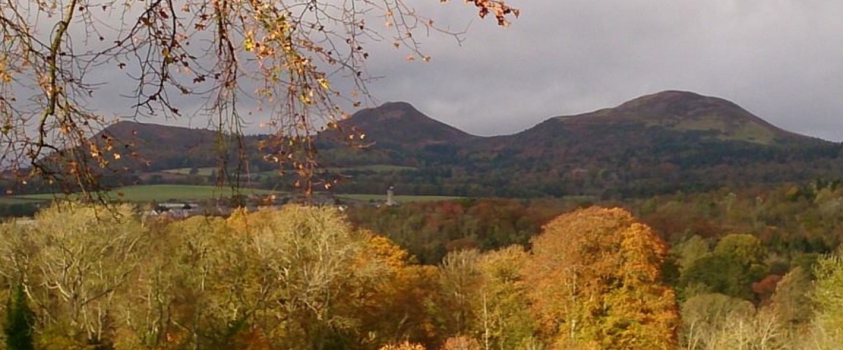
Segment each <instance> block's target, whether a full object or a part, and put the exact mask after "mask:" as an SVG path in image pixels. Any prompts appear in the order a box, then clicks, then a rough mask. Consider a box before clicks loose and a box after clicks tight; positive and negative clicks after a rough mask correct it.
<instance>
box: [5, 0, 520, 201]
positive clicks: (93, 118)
mask: <svg viewBox="0 0 843 350" xmlns="http://www.w3.org/2000/svg"><path fill="white" fill-rule="evenodd" d="M445 1H447V0H442V1H441V2H445ZM408 2H409V1H407V0H357V1H354V0H345V1H327V0H309V1H304V0H150V1H138V0H2V2H0V35H2V37H3V41H2V43H0V147H2V149H3V152H2V156H0V164H2V165H3V166H4V167H6V168H8V169H14V170H18V171H17V172H16V173H17V175H18V178H19V179H20V180H21V181H25V179H26V178H29V177H33V176H34V177H38V178H41V179H44V180H46V181H48V182H59V183H62V184H66V185H67V186H70V187H72V188H74V189H77V190H83V191H86V190H96V189H99V188H100V187H99V185H98V184H99V179H100V177H101V176H102V173H103V172H102V171H97V169H102V168H109V165H110V164H111V163H113V162H114V161H115V160H118V159H120V158H122V157H126V156H128V155H124V154H121V151H120V149H119V147H117V145H116V143H115V140H111V139H109V138H108V137H104V140H98V142H94V141H92V140H90V139H89V138H90V137H91V135H93V134H94V133H95V132H96V131H98V130H99V129H100V128H102V127H103V126H104V125H106V124H107V123H108V122H109V120H110V119H112V118H113V117H114V116H109V115H104V113H106V112H102V111H99V110H98V108H97V105H98V103H99V102H101V99H103V98H110V97H112V96H113V94H112V95H109V94H104V92H106V91H108V90H109V89H111V88H113V87H114V86H116V85H117V84H119V83H120V82H121V81H122V82H123V83H124V84H125V82H126V81H129V82H132V84H133V86H134V88H133V92H131V93H130V97H129V99H128V101H130V102H129V103H126V106H122V105H121V107H127V108H123V109H120V110H121V112H119V113H117V114H118V115H117V116H119V117H134V118H137V117H143V116H163V117H167V118H178V117H184V116H185V115H199V116H201V117H203V118H205V119H206V120H207V121H208V123H209V124H210V125H214V126H215V127H217V128H218V129H219V130H221V131H222V130H225V131H226V132H230V133H232V134H235V135H237V134H240V133H241V131H242V128H243V125H244V124H243V122H244V118H246V117H247V116H248V114H251V113H261V115H262V116H264V117H267V118H268V120H269V122H268V125H269V126H270V127H271V130H272V132H273V133H274V135H275V136H276V137H275V138H274V139H273V140H272V141H269V142H267V143H265V144H263V145H262V147H263V149H264V153H265V159H266V160H268V161H272V162H275V163H279V164H284V165H286V166H287V167H286V168H292V169H295V171H296V172H298V173H299V174H300V175H302V176H301V178H302V179H305V181H304V182H302V183H300V185H301V186H302V187H303V188H305V189H308V190H309V189H310V188H311V187H312V186H315V185H324V186H329V184H318V183H314V182H313V181H312V176H311V175H312V174H313V169H314V168H315V167H316V165H317V164H316V162H315V160H314V158H313V157H312V155H313V150H314V145H313V139H312V136H313V135H314V133H315V132H317V131H319V130H321V129H324V128H329V129H330V128H336V127H337V123H336V122H337V121H339V120H341V119H342V118H343V116H345V115H346V114H345V113H344V112H343V108H342V105H343V104H344V103H347V104H348V105H350V106H358V105H359V104H360V102H361V100H362V99H365V98H366V96H367V93H366V88H365V83H366V81H367V79H368V78H369V76H368V75H367V74H366V71H365V65H364V63H365V61H366V59H367V58H368V57H369V53H368V49H369V46H370V45H369V44H375V45H377V44H386V45H394V46H395V47H399V48H403V49H405V50H407V51H408V53H409V57H408V58H411V59H415V58H418V59H420V60H424V61H426V60H429V59H430V58H429V56H428V55H426V54H425V53H424V52H422V51H421V50H420V49H419V42H418V41H417V39H416V38H417V36H416V35H414V33H417V32H420V31H421V32H424V31H428V32H429V31H439V32H442V33H445V34H446V35H454V36H455V37H457V38H459V37H460V34H461V33H455V32H452V31H449V30H448V29H447V28H442V27H439V26H437V24H435V22H434V21H433V19H431V18H428V17H425V16H424V15H422V14H420V13H417V12H416V10H415V9H414V8H413V7H412V6H411V4H409V3H408ZM465 2H466V3H469V4H471V5H473V6H474V7H475V8H476V9H477V10H478V11H479V16H480V17H486V16H490V17H494V18H495V20H496V21H497V23H498V24H499V25H501V26H506V25H508V20H509V19H510V18H511V17H515V16H517V15H518V10H517V9H514V8H511V7H509V6H508V5H506V4H505V3H504V1H502V0H466V1H465ZM373 22H374V23H377V22H382V23H378V24H377V25H374V24H372V23H373ZM382 24H385V25H386V26H385V27H383V26H382ZM376 28H386V29H376ZM103 72H108V73H107V74H106V77H103V76H102V73H103ZM338 80H339V81H343V82H348V81H350V82H351V83H352V84H350V85H351V86H353V88H350V89H348V90H349V91H340V90H342V89H339V88H336V87H335V85H332V84H331V82H332V81H338ZM118 104H119V103H118ZM253 104H257V106H253ZM197 105H198V106H200V107H197V108H192V107H195V106H197ZM345 134H346V136H347V138H348V139H351V140H354V139H355V137H358V136H359V135H355V133H354V132H352V131H345ZM241 146H242V144H241ZM239 148H242V147H239ZM226 151H229V152H241V154H240V156H243V154H242V150H226ZM48 156H49V157H55V161H53V162H50V163H49V165H46V163H45V162H43V161H42V160H43V159H44V158H45V157H48ZM290 166H291V167H290ZM21 169H26V170H27V171H25V172H23V171H20V170H21ZM279 169H284V168H279Z"/></svg>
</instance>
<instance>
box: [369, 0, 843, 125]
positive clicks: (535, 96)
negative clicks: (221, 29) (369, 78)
mask: <svg viewBox="0 0 843 350" xmlns="http://www.w3.org/2000/svg"><path fill="white" fill-rule="evenodd" d="M413 3H414V4H417V5H416V6H417V10H418V11H419V12H420V13H424V14H426V15H428V16H430V17H432V18H436V19H437V21H438V22H437V23H440V24H442V23H445V25H448V26H451V28H458V29H462V28H467V32H466V33H465V35H464V40H463V42H462V43H461V45H460V44H459V43H457V42H456V41H455V40H454V39H453V38H452V37H449V36H447V35H440V34H431V35H430V36H423V37H421V38H419V40H421V41H422V49H423V50H424V51H425V53H427V54H429V55H430V56H431V58H432V59H431V61H430V62H428V63H424V62H421V61H415V62H408V61H406V60H405V59H404V56H405V54H404V53H402V52H396V50H393V49H391V47H389V45H382V46H381V47H379V48H378V49H376V50H374V51H373V52H372V59H370V60H369V63H368V67H369V71H370V73H371V74H372V75H375V76H380V77H382V78H381V79H378V80H377V81H373V82H371V83H370V84H369V89H370V91H371V93H372V95H373V96H374V98H375V99H376V101H378V102H387V101H406V102H409V103H411V104H413V105H414V106H415V107H416V108H417V109H419V110H420V111H422V112H423V113H425V114H427V115H429V116H431V117H433V118H435V119H438V120H440V121H443V122H445V123H448V124H450V125H453V126H455V127H458V128H460V129H462V130H464V131H467V132H469V133H472V134H476V135H483V136H490V135H501V134H511V133H515V132H518V131H521V130H524V129H527V128H529V127H532V126H534V125H535V124H538V123H539V122H541V121H543V120H546V119H547V118H550V117H554V116H560V115H570V114H578V113H584V112H589V111H592V110H596V109H600V108H606V107H614V106H617V105H619V104H621V103H623V102H624V101H627V100H630V99H633V98H636V97H639V96H642V95H646V94H652V93H656V92H659V91H664V90H685V91H693V92H696V93H699V94H703V95H708V96H716V97H721V98H724V99H727V100H730V101H732V102H735V103H737V104H738V105H740V106H742V107H743V108H745V109H747V110H748V111H750V112H752V113H754V114H755V115H757V116H759V117H761V118H763V119H765V120H767V121H769V122H770V123H772V124H774V125H776V126H778V127H780V128H783V129H786V130H789V131H793V132H797V133H800V134H805V135H810V136H815V137H820V138H823V139H827V140H832V141H843V35H841V33H843V1H839V0H708V1H701V0H603V1H594V0H562V1H550V0H511V1H508V4H510V5H511V6H513V7H517V8H519V9H520V10H521V16H520V18H518V19H517V20H514V21H513V23H512V25H511V26H510V27H508V28H500V27H498V26H496V25H495V23H494V21H493V20H489V19H486V20H480V19H479V18H477V17H476V12H475V11H474V10H473V7H471V6H470V5H467V4H464V3H463V2H462V1H452V2H450V3H446V4H440V3H439V2H438V1H414V2H413Z"/></svg>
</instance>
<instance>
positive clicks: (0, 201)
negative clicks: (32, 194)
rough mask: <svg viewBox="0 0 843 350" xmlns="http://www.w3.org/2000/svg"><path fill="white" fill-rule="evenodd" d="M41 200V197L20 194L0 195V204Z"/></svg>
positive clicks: (38, 201) (27, 202)
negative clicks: (26, 196)
mask: <svg viewBox="0 0 843 350" xmlns="http://www.w3.org/2000/svg"><path fill="white" fill-rule="evenodd" d="M43 201H44V200H43V199H31V198H22V197H20V196H0V205H12V204H31V203H40V202H43Z"/></svg>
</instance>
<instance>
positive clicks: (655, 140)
mask: <svg viewBox="0 0 843 350" xmlns="http://www.w3.org/2000/svg"><path fill="white" fill-rule="evenodd" d="M338 126H339V127H338V128H337V129H333V130H329V131H326V132H322V133H320V134H319V135H317V144H318V150H319V154H318V157H319V158H318V160H319V161H320V162H321V164H322V165H325V166H327V167H331V168H345V169H349V168H351V167H356V169H369V170H365V171H352V172H351V173H350V174H345V175H349V176H344V177H343V176H341V178H346V179H348V178H351V179H352V180H351V181H345V182H343V183H340V184H339V185H338V186H336V187H335V189H336V190H337V191H340V192H348V193H354V192H357V193H381V192H382V191H383V189H384V188H385V186H387V185H388V184H394V185H396V187H397V188H398V191H399V192H400V193H403V194H442V195H462V196H510V197H537V196H563V195H599V196H608V197H615V196H648V195H652V194H656V193H672V192H675V191H677V190H682V191H699V190H709V189H712V188H719V187H722V186H752V185H757V184H770V183H782V182H793V181H806V180H814V179H817V178H826V179H829V178H838V177H840V176H841V174H843V162H840V159H839V158H840V156H841V147H840V145H839V144H836V143H832V142H827V141H823V140H820V139H816V138H811V137H806V136H802V135H798V134H794V133H791V132H788V131H785V130H782V129H780V128H778V127H775V126H773V125H771V124H770V123H767V122H766V121H764V120H763V119H761V118H759V117H757V116H755V115H753V114H752V113H750V112H748V111H746V110H744V109H743V108H741V107H740V106H738V105H736V104H734V103H732V102H729V101H727V100H724V99H720V98H716V97H708V96H702V95H699V94H695V93H691V92H682V91H664V92H660V93H656V94H652V95H647V96H642V97H639V98H636V99H634V100H631V101H628V102H625V103H623V104H621V105H619V106H616V107H614V108H607V109H601V110H597V111H594V112H590V113H584V114H578V115H571V116H559V117H553V118H550V119H548V120H546V121H544V122H542V123H539V124H538V125H536V126H534V127H532V128H530V129H527V130H524V131H522V132H519V133H515V134H512V135H505V136H495V137H478V136H474V135H470V134H468V133H466V132H463V131H461V130H459V129H456V128H454V127H451V126H449V125H447V124H445V123H442V122H440V121H437V120H435V119H433V118H430V117H428V116H426V115H424V114H423V113H421V112H420V111H418V110H417V109H416V108H414V107H413V106H411V105H410V104H408V103H405V102H391V103H386V104H383V105H381V106H379V107H376V108H368V109H363V110H360V111H358V112H357V113H355V114H354V115H352V116H351V117H350V118H348V119H346V120H343V121H341V122H339V123H338ZM349 133H351V134H357V135H362V134H365V135H366V136H365V138H364V142H363V143H364V144H365V145H366V146H367V147H362V148H354V147H349V146H348V145H347V143H345V142H340V140H343V139H346V140H347V139H348V138H347V135H348V134H349ZM103 136H106V137H104V138H103ZM221 136H226V135H221V134H219V133H217V132H216V131H211V130H201V129H189V128H181V127H170V126H162V125H154V124H142V123H135V122H120V123H117V124H115V125H112V126H110V127H108V128H107V129H106V130H104V131H103V132H102V133H101V134H100V135H98V136H97V137H99V138H103V139H108V138H112V137H113V138H115V139H117V140H120V142H121V143H120V144H119V145H120V147H124V150H123V151H124V153H131V152H135V153H136V154H139V155H140V159H143V160H144V161H143V162H137V161H136V162H134V163H132V162H131V161H123V163H122V164H123V165H124V166H125V167H127V168H130V169H131V170H135V171H144V172H149V171H157V170H163V169H170V168H185V167H207V166H216V165H218V164H219V162H220V159H227V160H229V161H233V160H234V159H235V157H236V155H237V152H236V151H235V152H229V154H228V155H227V156H224V157H221V156H220V155H219V152H218V150H220V149H221V148H225V147H222V146H226V147H228V149H229V150H236V144H235V143H234V142H239V141H242V145H244V146H245V152H244V153H245V154H246V155H247V157H249V162H248V163H249V164H250V166H251V171H252V172H255V171H259V170H261V169H260V168H261V167H264V166H265V167H266V168H267V169H263V170H268V168H269V167H270V166H271V165H270V164H264V163H262V160H261V158H262V155H263V152H261V151H259V150H258V148H257V144H258V143H259V141H260V140H261V139H263V138H266V137H268V136H248V137H243V138H242V139H241V140H231V139H230V138H229V137H225V138H223V141H222V142H220V141H219V140H220V137H221ZM366 165H400V166H403V167H392V168H391V169H393V170H389V171H374V170H371V169H372V167H368V168H367V167H361V166H366ZM408 167H411V168H408ZM382 168H383V167H382ZM386 168H388V167H386ZM408 169H414V170H408ZM265 180H266V179H262V180H261V181H263V182H265V183H267V184H271V183H272V181H271V180H266V181H265ZM275 184H276V185H277V182H276V183H275Z"/></svg>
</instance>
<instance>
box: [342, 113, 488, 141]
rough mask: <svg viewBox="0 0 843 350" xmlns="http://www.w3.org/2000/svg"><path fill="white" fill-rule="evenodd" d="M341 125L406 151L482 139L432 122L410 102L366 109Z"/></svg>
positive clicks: (446, 125)
mask: <svg viewBox="0 0 843 350" xmlns="http://www.w3.org/2000/svg"><path fill="white" fill-rule="evenodd" d="M340 125H341V126H344V127H345V128H347V129H348V128H355V129H358V130H361V131H362V132H363V133H365V134H366V135H367V138H369V139H371V140H373V142H376V143H378V144H381V145H384V146H388V147H396V148H402V149H414V150H418V149H422V148H424V147H426V146H430V145H441V144H453V143H462V142H466V141H469V140H472V139H476V138H478V137H477V136H474V135H470V134H468V133H466V132H464V131H462V130H459V129H457V128H455V127H452V126H450V125H448V124H445V123H442V122H440V121H438V120H435V119H433V118H430V117H428V116H426V115H424V114H422V113H421V112H419V111H418V110H417V109H416V108H415V107H413V106H412V105H410V104H409V103H406V102H388V103H384V104H383V105H381V106H379V107H377V108H366V109H362V110H360V111H358V112H357V113H354V114H353V115H352V116H351V118H349V119H346V120H343V121H341V122H340Z"/></svg>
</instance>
